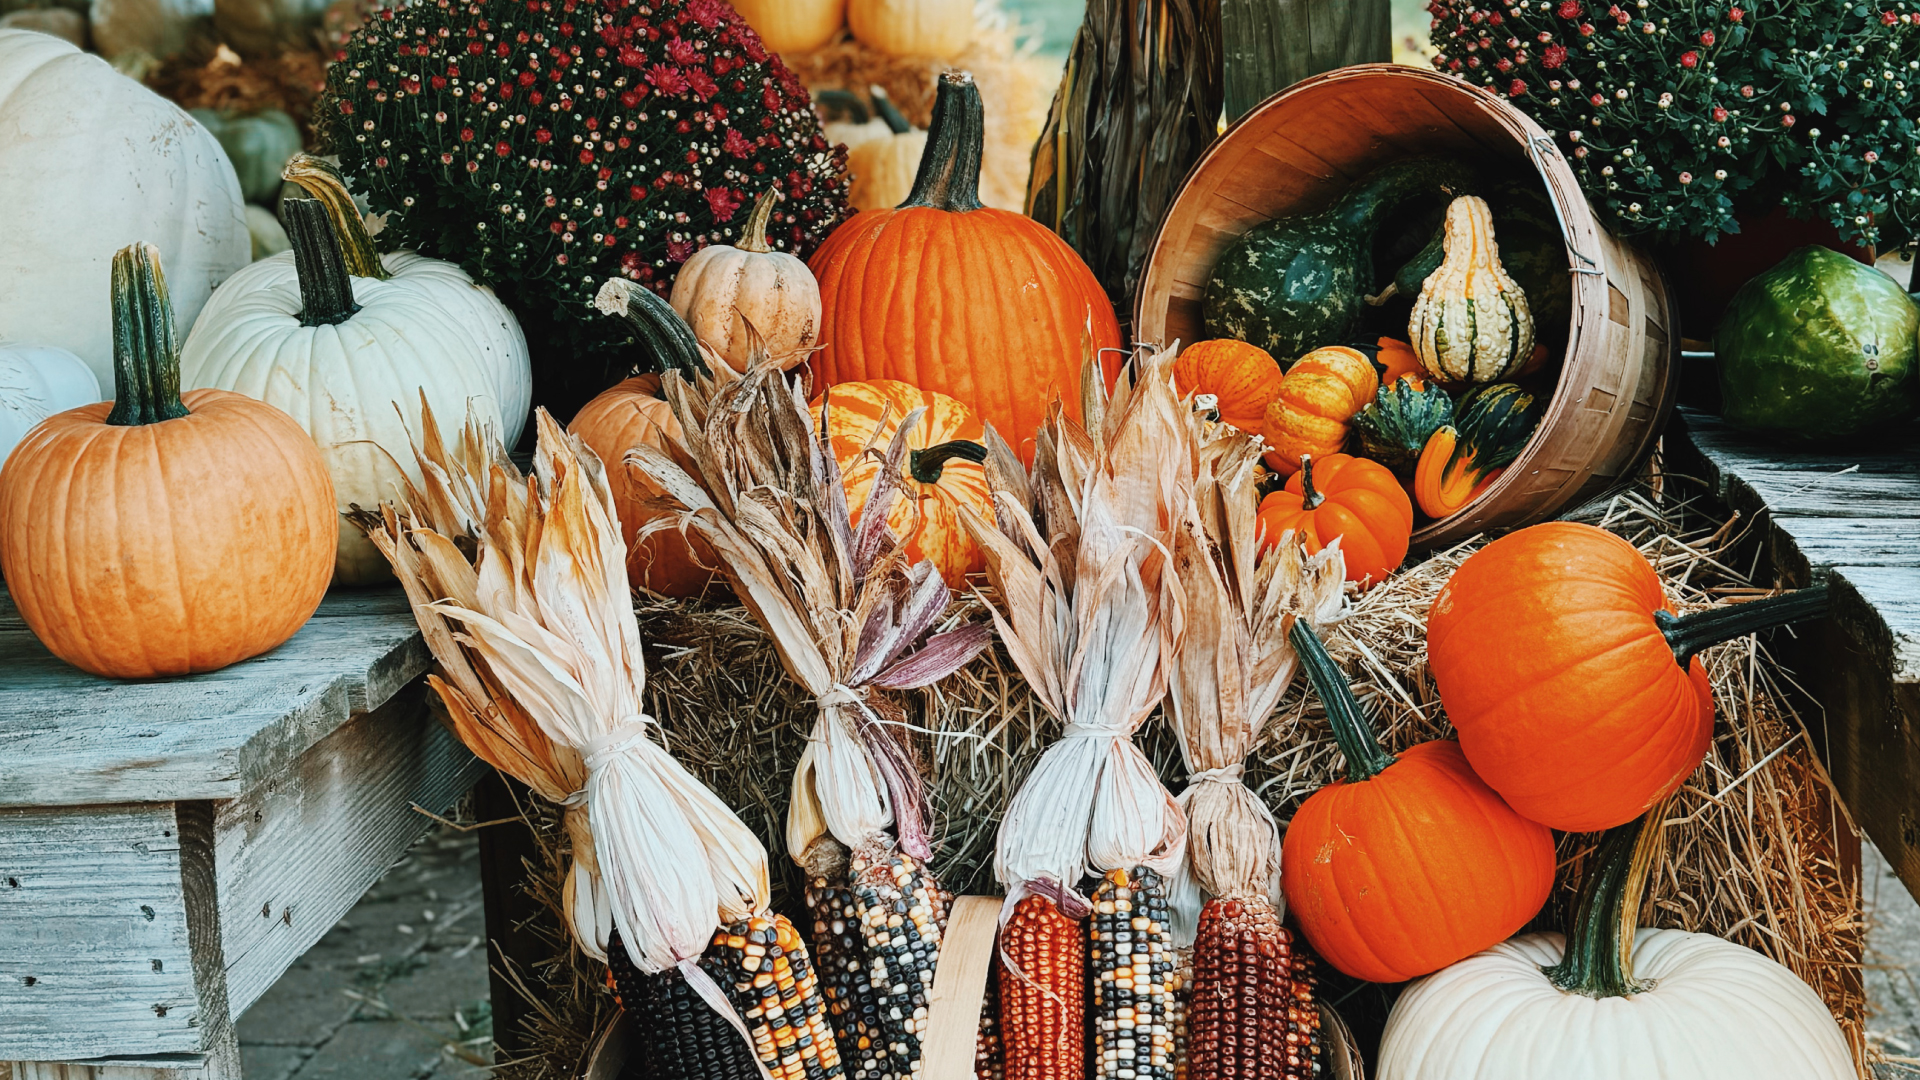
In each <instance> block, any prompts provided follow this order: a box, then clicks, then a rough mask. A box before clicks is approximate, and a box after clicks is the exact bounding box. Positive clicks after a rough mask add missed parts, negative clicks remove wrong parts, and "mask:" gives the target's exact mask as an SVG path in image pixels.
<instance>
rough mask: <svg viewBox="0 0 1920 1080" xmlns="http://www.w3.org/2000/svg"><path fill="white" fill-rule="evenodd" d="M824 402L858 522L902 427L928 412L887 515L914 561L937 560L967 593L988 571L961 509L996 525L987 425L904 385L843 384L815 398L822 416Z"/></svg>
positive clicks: (913, 436) (952, 403)
mask: <svg viewBox="0 0 1920 1080" xmlns="http://www.w3.org/2000/svg"><path fill="white" fill-rule="evenodd" d="M823 402H824V403H825V404H826V406H827V409H826V414H827V436H828V438H829V439H831V440H832V445H833V456H834V459H835V460H836V461H837V462H838V463H839V465H840V478H841V484H842V485H843V486H844V487H845V488H846V491H847V509H848V510H849V511H851V512H852V514H853V518H854V521H855V522H856V523H857V522H858V521H859V519H860V513H861V511H862V510H864V509H865V508H866V505H867V497H868V496H869V495H870V494H872V492H873V482H874V480H875V479H876V478H877V477H878V476H879V475H880V466H881V464H882V458H883V457H884V455H885V454H886V452H887V447H888V445H889V444H891V443H892V442H893V436H894V433H895V432H896V431H898V430H900V422H901V421H902V420H905V419H906V417H907V414H908V413H911V412H912V411H913V410H915V409H925V410H926V412H925V414H923V415H922V416H921V417H920V420H919V422H918V423H916V424H915V425H914V427H913V430H912V431H910V432H908V433H907V446H908V447H909V448H910V449H909V450H908V452H907V460H906V461H905V462H903V463H902V468H901V474H902V475H901V491H900V494H899V495H897V496H895V497H894V502H893V506H892V508H891V509H889V510H888V511H887V525H888V526H889V527H890V528H891V529H892V530H893V534H894V535H895V536H897V537H899V538H900V540H901V543H902V544H903V545H904V546H905V547H906V551H907V557H908V558H910V559H912V560H914V561H916V562H918V561H919V560H921V559H931V560H933V565H934V566H935V567H937V568H938V569H939V571H940V576H941V577H942V578H945V579H946V582H947V585H948V587H950V588H953V589H964V588H966V584H967V575H968V574H970V573H972V572H974V571H976V570H983V569H985V568H986V556H985V555H984V554H983V553H982V552H981V550H980V545H978V544H976V543H974V542H973V537H972V536H971V535H970V534H969V533H968V532H967V530H966V526H964V525H962V524H961V523H960V508H961V507H963V506H964V507H966V508H967V509H969V510H971V511H973V512H974V514H976V515H978V516H979V517H980V519H981V520H983V521H992V520H993V495H992V493H991V492H990V491H989V490H988V488H987V471H986V468H985V466H983V465H982V464H981V462H982V461H984V460H985V459H986V453H987V448H986V443H985V442H984V440H985V439H986V437H987V433H986V428H985V426H984V425H983V424H981V422H980V418H979V417H978V416H975V415H974V414H973V411H972V410H971V409H968V408H967V407H966V406H965V405H962V404H960V403H959V402H958V401H956V400H954V399H953V398H950V397H948V396H947V395H945V394H940V393H935V392H933V391H931V390H921V389H919V388H917V387H913V386H909V385H907V384H906V383H903V382H900V381H899V380H897V379H873V380H870V381H868V382H857V383H841V384H839V385H838V386H833V387H829V388H828V389H827V392H826V393H824V394H822V395H821V396H820V397H817V398H815V399H814V402H813V408H814V409H815V410H816V411H818V410H819V409H820V408H821V405H822V403H823Z"/></svg>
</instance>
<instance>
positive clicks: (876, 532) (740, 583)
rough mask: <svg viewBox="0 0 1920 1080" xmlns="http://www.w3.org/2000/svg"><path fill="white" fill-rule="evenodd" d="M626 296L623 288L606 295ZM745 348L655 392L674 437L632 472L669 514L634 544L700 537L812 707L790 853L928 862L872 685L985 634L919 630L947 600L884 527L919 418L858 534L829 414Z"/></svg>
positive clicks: (941, 672) (644, 452) (909, 776)
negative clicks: (672, 511) (836, 852)
mask: <svg viewBox="0 0 1920 1080" xmlns="http://www.w3.org/2000/svg"><path fill="white" fill-rule="evenodd" d="M634 287H636V286H633V285H632V284H631V283H629V282H626V281H624V280H621V279H618V278H616V279H614V280H612V281H611V282H609V283H608V285H607V286H606V288H607V289H610V290H614V289H628V288H634ZM748 339H749V341H750V343H751V347H752V350H753V357H754V362H752V363H750V364H749V369H748V371H747V372H746V373H745V374H744V375H742V376H741V377H740V378H739V379H737V380H734V381H732V382H728V383H726V384H724V385H721V384H714V383H706V382H702V383H693V382H688V381H686V380H685V379H682V378H680V377H679V376H678V375H677V374H676V373H671V372H670V373H668V375H667V376H666V378H665V380H664V385H663V387H662V394H663V396H664V397H665V398H666V400H667V402H668V403H669V405H670V406H671V407H672V408H673V410H674V415H675V417H676V418H677V419H678V420H679V422H680V428H681V432H682V435H681V437H680V438H679V439H677V440H669V441H668V445H667V448H666V450H665V451H662V450H656V449H654V448H651V447H639V448H637V449H635V450H634V451H633V453H632V454H631V455H630V456H629V457H628V463H629V464H631V465H633V466H634V467H636V468H639V469H640V470H641V471H642V472H644V473H645V474H646V475H647V476H648V477H649V478H650V479H652V480H653V482H654V483H656V484H658V485H659V486H660V487H661V489H662V490H664V491H665V492H666V493H667V495H666V501H668V502H669V503H670V504H671V505H675V506H676V507H677V508H678V509H679V510H680V512H679V514H678V515H677V516H676V517H674V518H670V519H663V520H659V521H656V522H653V523H651V524H650V525H648V526H647V527H646V528H644V529H643V530H642V535H646V534H647V533H649V532H651V531H658V530H660V529H666V528H678V529H681V530H683V531H692V532H695V533H697V534H699V535H700V536H701V537H702V538H703V539H705V540H706V541H707V543H708V544H709V545H710V546H711V547H712V548H713V550H714V552H715V554H716V555H718V556H719V562H720V566H721V569H722V570H723V571H724V572H725V574H726V575H727V579H728V581H729V582H730V583H731V584H732V586H733V590H734V593H735V595H737V596H738V597H739V598H740V601H741V603H743V604H745V605H746V606H747V608H748V609H749V610H750V611H752V612H753V613H754V616H755V617H756V618H758V619H759V621H760V623H761V625H763V626H765V627H766V628H767V632H768V635H769V636H770V637H771V638H772V639H773V643H774V646H775V648H776V650H777V651H778V653H779V655H780V659H781V663H782V664H783V665H784V666H785V668H786V670H787V673H788V674H789V675H790V676H791V677H792V678H793V679H794V680H795V681H796V682H798V683H800V684H801V685H802V686H804V687H806V689H807V692H808V693H809V694H811V695H813V697H814V699H815V701H816V703H817V706H818V709H819V716H818V719H817V720H816V721H815V724H814V729H813V733H812V735H811V737H810V738H809V741H808V746H807V749H806V751H805V752H804V753H803V754H802V756H801V758H800V762H799V766H798V768H796V769H795V772H794V781H793V798H792V806H791V808H790V809H789V811H788V816H787V850H788V852H789V853H790V854H792V856H793V857H794V859H795V860H796V861H798V862H800V863H801V864H802V865H805V864H806V861H807V857H808V854H809V850H810V849H811V848H813V846H814V844H815V843H816V842H817V841H819V840H820V839H822V838H823V837H826V836H831V837H833V839H835V840H837V841H838V842H839V843H840V844H842V845H844V846H845V847H846V848H847V849H850V850H852V851H854V852H861V851H865V850H871V849H872V848H873V846H874V845H876V844H878V845H881V846H883V847H885V846H891V845H892V844H893V843H894V842H895V840H896V837H897V842H898V844H899V847H900V849H901V850H902V851H905V852H906V853H907V854H909V855H911V856H913V857H915V858H917V859H921V860H925V859H927V858H928V857H929V856H930V855H931V850H930V845H929V844H928V842H927V820H926V815H927V802H926V795H925V793H924V791H923V790H922V785H921V779H920V774H919V771H918V770H917V769H916V767H915V765H914V762H913V760H912V757H911V756H910V754H909V752H908V749H907V747H906V745H905V744H904V743H903V742H902V741H901V739H900V737H899V736H898V735H897V734H896V732H897V731H898V725H897V724H894V723H890V722H889V720H888V719H887V718H886V716H885V715H884V714H889V713H892V712H894V711H895V710H894V709H893V708H892V707H891V706H889V704H888V703H887V702H886V701H885V700H884V699H883V698H880V697H877V696H875V695H874V694H873V691H874V690H875V689H882V690H904V689H911V688H914V687H919V686H926V685H928V684H930V683H932V682H935V681H937V680H939V679H941V678H944V677H946V676H947V675H949V674H951V673H952V672H953V671H954V670H956V669H958V668H959V667H960V666H961V665H963V664H965V663H966V662H967V661H968V660H970V659H972V658H973V657H974V656H975V655H977V654H978V653H979V652H980V651H981V650H982V649H984V648H985V647H986V646H987V644H988V642H989V641H990V640H991V632H990V631H989V630H988V628H987V627H986V625H985V624H972V625H967V626H962V627H959V628H956V629H950V630H948V631H946V632H945V633H940V634H933V635H931V636H929V631H931V630H932V629H933V627H934V625H935V624H936V623H937V622H939V621H940V619H941V617H942V616H943V615H944V614H945V612H946V609H947V605H948V603H949V601H950V600H951V596H950V595H949V593H948V591H947V587H946V584H945V583H944V582H943V581H942V580H941V578H940V575H939V573H938V571H936V570H935V569H934V567H933V564H932V563H931V562H927V561H924V560H923V561H921V562H919V563H914V564H909V563H908V562H907V560H906V555H905V553H904V550H903V549H902V548H901V546H900V544H899V542H898V541H897V539H896V538H895V537H894V536H893V534H892V533H891V531H890V530H888V528H887V525H886V515H887V508H888V507H889V506H891V505H892V502H893V499H894V498H895V496H896V495H897V494H898V493H899V476H900V471H901V470H900V462H901V460H902V459H903V458H904V456H905V454H906V452H907V434H908V432H909V431H911V429H912V428H913V426H914V424H915V423H917V422H918V420H919V418H920V414H919V413H918V412H917V411H916V412H915V413H913V414H911V415H909V416H908V417H907V418H906V420H905V422H904V423H902V424H901V426H900V428H899V431H898V432H897V433H896V434H895V436H894V438H893V441H892V443H891V444H890V445H889V446H888V447H887V450H886V455H885V457H886V461H885V464H884V466H883V467H882V468H881V469H880V471H879V474H878V479H877V480H876V481H875V483H874V488H873V492H872V493H871V494H870V495H869V496H868V502H867V507H866V512H865V513H864V514H863V515H862V517H861V520H860V523H859V526H858V527H857V528H856V527H855V526H854V524H853V522H852V520H851V518H850V516H849V514H848V512H847V502H846V493H845V492H844V490H843V489H842V487H841V483H840V470H839V466H838V464H837V462H836V461H835V458H834V455H833V451H832V449H831V447H830V445H829V443H828V441H827V438H826V430H827V425H826V422H825V419H826V418H825V409H826V406H825V405H822V417H821V422H820V424H819V426H818V427H817V428H816V427H815V425H814V423H813V418H812V417H811V416H810V415H809V413H808V409H807V402H806V395H805V393H804V391H803V389H802V388H801V386H800V385H799V384H798V383H791V384H790V383H789V382H788V381H787V380H786V379H785V378H783V376H782V373H781V371H780V370H779V367H778V366H777V365H775V364H773V363H772V362H771V361H770V359H769V358H767V357H766V355H765V349H764V348H763V347H762V346H761V344H760V340H759V335H758V334H757V333H755V332H754V330H753V328H752V327H751V326H750V327H748ZM923 641H924V645H923V646H922V647H921V648H920V649H919V650H918V651H916V652H912V653H909V652H908V650H909V649H910V648H911V647H913V646H914V645H916V644H921V643H922V642H923ZM890 833H891V834H892V835H890Z"/></svg>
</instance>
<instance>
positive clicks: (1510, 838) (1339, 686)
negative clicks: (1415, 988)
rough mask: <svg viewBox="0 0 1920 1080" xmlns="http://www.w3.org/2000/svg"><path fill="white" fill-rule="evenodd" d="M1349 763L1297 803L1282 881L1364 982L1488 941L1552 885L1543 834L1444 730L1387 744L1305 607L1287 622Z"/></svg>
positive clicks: (1295, 907) (1453, 958)
mask: <svg viewBox="0 0 1920 1080" xmlns="http://www.w3.org/2000/svg"><path fill="white" fill-rule="evenodd" d="M1289 637H1290V639H1291V640H1292V642H1293V647H1294V652H1295V653H1296V654H1297V655H1298V656H1299V658H1300V667H1301V670H1303V671H1305V672H1306V673H1307V677H1308V679H1309V680H1310V681H1311V682H1312V683H1313V688H1314V690H1315V691H1316V692H1317V693H1318V695H1319V697H1320V701H1321V704H1323V705H1324V706H1325V707H1326V711H1327V719H1328V721H1329V724H1330V726H1331V727H1332V728H1333V734H1334V739H1335V741H1336V742H1338V743H1339V745H1340V751H1341V754H1342V756H1344V757H1345V758H1346V761H1347V774H1346V777H1345V778H1344V779H1342V780H1336V781H1334V782H1333V783H1331V784H1328V785H1327V786H1326V787H1323V788H1321V789H1320V790H1319V791H1316V792H1314V793H1313V794H1312V795H1311V796H1309V797H1308V798H1307V801H1306V802H1304V803H1302V804H1300V809H1299V810H1297V811H1296V812H1295V813H1294V816H1293V821H1292V823H1291V824H1290V825H1288V827H1287V834H1286V839H1285V841H1284V842H1283V844H1282V849H1281V858H1280V884H1281V888H1282V890H1283V891H1284V892H1285V893H1286V897H1287V910H1288V911H1290V912H1291V913H1292V914H1293V916H1294V918H1295V919H1297V920H1299V923H1300V929H1301V930H1302V931H1303V932H1305V934H1306V935H1307V940H1308V941H1309V942H1311V943H1312V944H1313V947H1314V949H1315V950H1316V951H1317V952H1319V954H1320V955H1321V956H1322V957H1324V958H1325V959H1326V961H1327V962H1328V963H1330V964H1332V965H1333V966H1334V967H1336V968H1339V969H1340V970H1341V971H1344V972H1346V973H1347V974H1349V975H1352V976H1353V977H1355V978H1358V979H1366V980H1368V981H1369V982H1404V981H1406V980H1407V979H1412V978H1415V977H1417V976H1421V975H1426V974H1430V973H1432V972H1435V971H1438V970H1440V969H1441V968H1443V967H1446V966H1447V965H1449V964H1452V963H1455V962H1457V961H1460V960H1464V959H1466V958H1467V957H1469V956H1472V955H1473V954H1474V953H1477V952H1479V951H1480V950H1482V949H1485V948H1488V947H1490V946H1493V945H1496V944H1498V943H1500V942H1501V941H1504V940H1506V939H1507V937H1508V936H1509V935H1511V934H1513V933H1514V932H1515V931H1517V930H1519V929H1520V928H1521V927H1522V926H1524V925H1526V923H1527V921H1528V920H1529V919H1531V918H1533V917H1534V915H1535V914H1537V913H1538V912H1539V910H1540V907H1541V905H1542V904H1544V903H1546V900H1547V894H1548V893H1549V892H1550V891H1552V889H1553V865H1554V857H1553V835H1552V834H1551V833H1549V832H1548V831H1547V827H1546V826H1545V825H1541V824H1538V823H1536V822H1532V821H1529V820H1527V819H1526V818H1523V817H1521V816H1520V815H1519V814H1516V813H1514V811H1513V808H1512V807H1510V806H1508V805H1507V804H1506V802H1504V801H1503V800H1502V799H1501V798H1500V796H1499V795H1498V794H1496V793H1495V792H1494V790H1493V789H1492V788H1490V787H1488V786H1487V785H1486V783H1484V782H1483V781H1482V780H1481V779H1480V778H1479V777H1478V776H1476V775H1474V771H1473V769H1471V768H1469V767H1468V765H1467V759H1466V756H1465V755H1464V754H1462V753H1461V749H1460V744H1459V743H1455V742H1449V741H1446V740H1435V741H1433V742H1426V743H1421V744H1419V745H1418V746H1414V747H1411V748H1409V749H1407V750H1405V751H1402V752H1401V753H1400V754H1398V755H1394V754H1389V753H1387V751H1386V750H1385V749H1383V748H1382V747H1381V746H1380V744H1379V743H1378V742H1377V741H1375V739H1374V737H1373V733H1372V732H1371V731H1369V730H1368V729H1367V720H1366V716H1365V714H1364V713H1362V712H1361V709H1360V705H1359V703H1358V702H1357V701H1355V700H1354V697H1353V691H1352V689H1351V688H1350V687H1349V686H1348V685H1347V680H1346V676H1345V675H1343V674H1342V673H1341V671H1340V667H1339V665H1337V664H1335V663H1334V661H1333V658H1332V657H1330V656H1328V655H1327V651H1326V649H1325V648H1324V647H1323V646H1322V645H1321V644H1320V640H1319V638H1317V637H1316V636H1314V633H1313V631H1312V629H1310V628H1309V627H1308V625H1307V622H1306V620H1305V619H1301V620H1298V621H1296V622H1295V623H1294V624H1293V626H1292V628H1291V629H1290V631H1289Z"/></svg>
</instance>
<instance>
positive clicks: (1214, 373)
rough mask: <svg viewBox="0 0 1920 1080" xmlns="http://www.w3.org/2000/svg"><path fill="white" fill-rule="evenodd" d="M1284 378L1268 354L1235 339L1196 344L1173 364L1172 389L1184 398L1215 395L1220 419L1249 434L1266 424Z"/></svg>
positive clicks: (1188, 348) (1263, 350) (1257, 347)
mask: <svg viewBox="0 0 1920 1080" xmlns="http://www.w3.org/2000/svg"><path fill="white" fill-rule="evenodd" d="M1282 378H1283V376H1282V375H1281V374H1280V365H1279V364H1278V363H1275V362H1274V359H1273V357H1272V356H1269V355H1268V354H1267V350H1265V349H1263V348H1261V347H1260V346H1258V345H1249V344H1247V343H1246V342H1244V341H1235V340H1233V339H1232V338H1218V339H1215V340H1213V341H1197V342H1194V343H1193V344H1192V345H1189V346H1187V347H1186V348H1185V349H1183V350H1181V352H1180V355H1179V357H1178V358H1176V359H1175V360H1174V362H1173V386H1174V389H1176V390H1178V391H1179V392H1180V394H1181V396H1182V397H1184V396H1186V395H1188V394H1193V395H1196V396H1197V395H1200V394H1212V395H1213V397H1214V400H1215V401H1217V402H1218V403H1219V406H1218V407H1219V409H1220V419H1221V420H1222V421H1223V422H1225V423H1228V424H1232V425H1233V426H1234V427H1237V428H1239V429H1240V430H1241V431H1245V432H1249V433H1252V432H1258V431H1259V430H1260V425H1261V424H1262V423H1263V422H1265V420H1266V417H1267V406H1268V405H1271V404H1273V399H1274V398H1276V397H1278V396H1279V395H1280V380H1281V379H1282Z"/></svg>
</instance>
